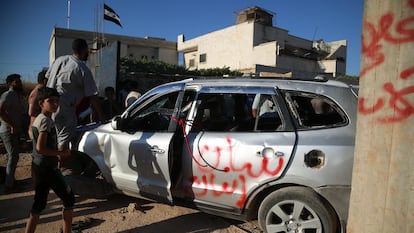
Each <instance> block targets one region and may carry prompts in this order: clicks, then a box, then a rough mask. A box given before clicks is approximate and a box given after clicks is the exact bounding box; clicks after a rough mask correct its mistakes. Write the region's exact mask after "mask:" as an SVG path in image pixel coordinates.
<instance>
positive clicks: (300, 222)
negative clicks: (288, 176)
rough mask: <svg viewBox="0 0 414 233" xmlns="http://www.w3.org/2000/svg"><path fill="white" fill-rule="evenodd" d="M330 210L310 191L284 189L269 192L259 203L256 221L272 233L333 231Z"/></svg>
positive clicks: (294, 188)
mask: <svg viewBox="0 0 414 233" xmlns="http://www.w3.org/2000/svg"><path fill="white" fill-rule="evenodd" d="M333 216H334V215H333V214H332V211H331V208H330V207H329V206H328V205H327V204H325V203H324V201H323V200H322V199H321V197H320V196H319V195H318V194H317V193H316V192H314V191H313V190H312V189H309V188H304V187H287V188H283V189H279V190H276V191H274V192H272V193H270V194H269V195H268V196H267V197H266V198H265V199H264V200H263V202H262V203H261V204H260V207H259V212H258V222H259V225H260V227H261V228H262V229H263V230H264V231H265V232H268V233H271V232H286V233H288V232H304V233H306V232H314V233H334V232H336V226H337V224H336V218H334V217H333Z"/></svg>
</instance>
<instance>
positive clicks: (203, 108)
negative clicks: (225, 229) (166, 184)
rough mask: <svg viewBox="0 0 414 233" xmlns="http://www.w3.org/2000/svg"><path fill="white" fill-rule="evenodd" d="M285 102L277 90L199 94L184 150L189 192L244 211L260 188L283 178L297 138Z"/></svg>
mask: <svg viewBox="0 0 414 233" xmlns="http://www.w3.org/2000/svg"><path fill="white" fill-rule="evenodd" d="M258 94H259V95H258ZM255 99H256V100H255ZM281 102H283V100H282V98H281V97H280V96H279V94H278V92H277V91H276V89H275V88H272V87H268V88H263V87H260V88H254V87H237V88H231V87H229V88H224V87H223V88H218V87H214V88H211V89H210V88H203V89H202V90H200V91H199V94H198V96H197V104H196V105H197V106H196V107H195V110H194V111H193V113H192V114H190V116H189V118H190V119H189V120H188V121H189V122H192V124H191V128H190V127H189V128H188V129H187V130H188V132H189V133H188V135H187V144H188V145H189V147H188V148H189V149H188V150H184V152H183V154H184V156H183V157H184V158H186V160H185V161H187V163H191V170H187V171H183V172H185V176H186V177H187V179H184V180H188V183H187V184H186V186H187V189H186V190H191V193H190V194H188V195H192V196H193V197H194V201H195V202H196V203H197V204H199V205H206V204H207V205H208V203H210V204H214V205H220V206H222V207H225V206H227V207H228V208H242V207H243V206H244V204H245V202H246V200H247V197H248V195H249V193H251V192H252V191H253V190H254V189H255V188H257V187H259V186H260V185H264V184H266V183H267V182H270V181H273V180H275V179H279V178H280V177H281V176H282V175H283V173H284V170H285V169H286V168H287V166H288V163H289V161H290V158H291V156H292V153H293V149H294V146H295V141H296V134H295V131H294V130H293V126H292V123H291V121H290V120H289V117H286V116H288V113H287V108H286V106H284V104H281ZM255 105H257V106H259V107H257V106H256V108H257V109H254V108H255ZM260 105H262V106H264V107H260ZM254 111H255V114H256V116H254V115H255V114H253V112H254ZM188 166H190V165H186V166H183V167H188Z"/></svg>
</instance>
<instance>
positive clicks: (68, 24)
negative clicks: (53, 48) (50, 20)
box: [67, 0, 70, 29]
mask: <svg viewBox="0 0 414 233" xmlns="http://www.w3.org/2000/svg"><path fill="white" fill-rule="evenodd" d="M67 21H68V22H67V29H69V28H70V0H68V16H67Z"/></svg>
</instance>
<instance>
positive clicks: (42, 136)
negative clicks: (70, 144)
mask: <svg viewBox="0 0 414 233" xmlns="http://www.w3.org/2000/svg"><path fill="white" fill-rule="evenodd" d="M36 151H37V152H38V153H39V154H41V155H44V156H60V157H67V156H69V155H70V151H69V150H66V151H58V150H52V149H50V148H48V147H47V132H46V131H40V132H39V136H38V138H37V143H36Z"/></svg>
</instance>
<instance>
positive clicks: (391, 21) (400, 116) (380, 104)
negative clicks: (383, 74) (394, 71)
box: [358, 0, 414, 123]
mask: <svg viewBox="0 0 414 233" xmlns="http://www.w3.org/2000/svg"><path fill="white" fill-rule="evenodd" d="M406 3H407V6H408V7H410V8H414V0H406ZM364 30H365V34H364V35H363V37H362V56H363V57H364V58H365V59H367V61H369V62H368V65H366V66H365V67H362V69H361V78H362V77H363V76H364V75H365V74H366V73H367V72H369V71H370V70H372V69H373V68H375V67H377V66H379V65H381V64H382V63H384V62H385V61H386V56H385V54H384V52H383V50H382V48H383V45H384V44H385V43H388V44H391V45H399V44H403V43H412V42H414V16H408V17H406V18H403V19H401V20H395V16H394V14H393V13H387V14H384V15H383V16H382V17H380V19H379V21H378V23H377V24H374V23H370V22H364ZM413 75H414V66H411V67H408V68H404V69H403V71H402V72H400V74H399V78H400V79H402V80H407V79H409V78H410V77H412V76H413ZM383 93H385V94H386V95H384V96H382V97H379V98H377V99H376V100H374V101H372V100H371V101H370V100H368V99H367V98H365V97H362V96H361V97H360V98H359V105H358V111H359V113H361V114H362V115H373V114H375V120H376V121H377V122H379V123H396V122H401V121H404V120H406V119H407V118H408V117H410V116H412V115H414V103H412V102H410V100H412V99H413V98H409V95H413V94H414V86H406V87H399V88H397V87H396V86H394V84H392V83H390V82H387V83H385V84H383ZM368 102H372V104H371V105H369V104H367V103H368ZM387 109H388V111H387V112H388V113H387V114H389V115H384V114H382V111H383V110H387ZM390 112H391V113H390Z"/></svg>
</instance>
